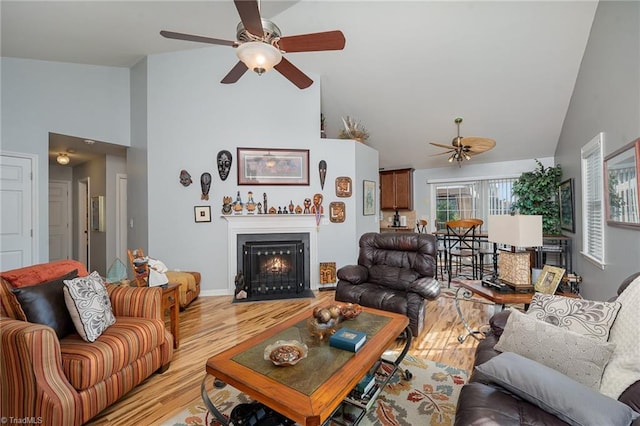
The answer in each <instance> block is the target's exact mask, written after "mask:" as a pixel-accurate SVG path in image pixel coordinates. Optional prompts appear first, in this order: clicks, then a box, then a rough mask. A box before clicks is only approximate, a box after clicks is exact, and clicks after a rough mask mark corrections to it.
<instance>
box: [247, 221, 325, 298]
mask: <svg viewBox="0 0 640 426" xmlns="http://www.w3.org/2000/svg"><path fill="white" fill-rule="evenodd" d="M237 271H238V273H239V274H242V278H243V281H242V282H241V283H240V284H238V285H237V288H236V300H237V301H255V300H272V299H287V298H298V297H313V293H312V292H311V289H310V281H309V271H310V256H309V234H308V233H275V234H262V233H261V234H240V235H238V236H237ZM242 290H244V293H239V292H240V291H242ZM238 294H240V296H238ZM244 296H246V297H244Z"/></svg>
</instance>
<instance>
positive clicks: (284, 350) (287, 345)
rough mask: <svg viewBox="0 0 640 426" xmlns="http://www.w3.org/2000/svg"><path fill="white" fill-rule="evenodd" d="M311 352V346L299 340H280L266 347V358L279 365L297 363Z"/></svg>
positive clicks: (284, 365)
mask: <svg viewBox="0 0 640 426" xmlns="http://www.w3.org/2000/svg"><path fill="white" fill-rule="evenodd" d="M308 354H309V348H308V347H307V345H305V344H304V343H302V342H298V341H297V340H278V341H277V342H275V343H273V344H271V345H268V346H267V347H266V348H264V359H265V360H266V361H271V362H273V363H274V364H275V365H277V366H281V367H286V366H291V365H296V364H297V363H298V362H300V361H301V360H303V359H305V358H306V357H307V355H308Z"/></svg>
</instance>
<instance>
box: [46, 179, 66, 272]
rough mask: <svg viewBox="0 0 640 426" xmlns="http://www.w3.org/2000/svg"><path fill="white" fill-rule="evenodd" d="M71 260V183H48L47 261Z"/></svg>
mask: <svg viewBox="0 0 640 426" xmlns="http://www.w3.org/2000/svg"><path fill="white" fill-rule="evenodd" d="M61 259H71V182H69V181H61V180H51V181H49V261H54V260H61Z"/></svg>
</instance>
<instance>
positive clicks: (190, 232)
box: [132, 48, 378, 294]
mask: <svg viewBox="0 0 640 426" xmlns="http://www.w3.org/2000/svg"><path fill="white" fill-rule="evenodd" d="M227 53H228V52H226V51H222V50H221V49H216V48H205V49H197V50H191V51H185V52H178V53H170V54H159V55H153V56H150V57H148V59H147V70H148V72H147V91H148V98H147V120H148V127H147V149H148V151H147V159H148V164H147V167H148V182H147V184H148V194H147V197H148V213H149V215H148V222H149V244H148V250H147V254H148V255H149V256H152V257H156V258H159V259H162V260H163V261H164V262H165V263H166V264H167V265H168V266H169V267H170V268H178V269H182V270H197V271H200V272H201V274H202V290H203V294H227V289H228V287H229V283H227V282H226V279H225V278H226V277H227V271H226V269H227V263H228V262H227V261H228V259H227V241H226V237H227V225H226V221H225V220H223V219H221V218H220V213H221V208H222V198H223V196H232V197H233V198H234V199H235V196H236V192H237V191H240V195H241V197H242V200H243V201H246V200H247V193H248V191H252V192H253V194H254V200H255V201H256V202H258V201H261V200H262V198H263V193H266V194H267V197H268V203H269V205H270V206H286V205H288V204H289V202H290V201H293V203H294V204H295V205H301V206H302V205H303V201H304V199H305V198H312V197H313V194H314V193H322V194H323V195H324V208H325V217H324V219H323V220H322V223H321V225H320V227H319V230H318V232H319V234H318V246H319V247H318V248H319V261H335V262H336V263H337V266H338V267H340V266H341V265H343V264H347V263H354V262H355V260H356V258H357V246H358V238H359V235H356V234H357V232H356V223H357V220H358V218H359V217H361V216H362V211H361V208H360V210H358V208H357V201H356V200H357V198H358V196H359V197H361V192H358V191H356V193H355V194H354V195H352V197H350V198H345V199H338V198H337V197H336V196H335V178H336V177H338V176H350V177H351V178H352V179H353V180H354V187H355V186H356V184H357V186H358V190H359V191H361V185H362V183H361V181H359V182H358V181H357V180H356V178H357V179H358V180H360V179H363V178H364V177H366V178H367V179H369V180H377V166H378V162H377V152H376V151H374V150H372V149H371V148H368V147H359V148H362V149H363V150H364V151H362V152H367V154H366V157H367V158H366V159H367V161H370V160H371V159H373V158H375V162H373V161H371V163H370V164H369V165H367V166H365V165H364V164H363V165H360V166H359V167H360V169H361V172H360V174H356V170H357V168H356V163H357V159H356V144H357V143H356V142H354V141H336V140H327V139H320V129H319V127H320V125H319V122H320V79H319V76H317V75H310V77H311V78H312V79H314V81H315V83H314V84H313V85H312V86H311V87H309V88H307V89H305V90H300V89H298V88H297V87H295V86H294V85H293V84H291V83H290V82H289V81H288V80H286V79H285V78H283V77H282V76H281V75H280V74H279V73H277V72H270V73H267V74H265V75H263V76H260V77H259V76H257V75H255V74H254V73H252V72H247V73H246V74H245V75H244V76H243V77H242V78H241V79H240V81H239V82H238V83H236V84H232V85H223V84H220V83H219V80H220V79H221V78H222V77H223V76H224V74H225V73H226V70H228V69H231V67H232V66H233V65H234V64H235V60H234V59H233V58H231V57H229V55H228V54H227ZM221 70H223V71H221ZM132 145H135V146H140V145H143V144H142V143H141V141H138V140H133V141H132ZM236 147H257V148H296V149H309V150H310V161H309V162H310V167H309V168H310V185H309V186H239V185H237V174H236V171H237V158H236V157H237V155H236ZM223 149H225V150H228V151H230V152H231V153H232V155H233V157H234V158H233V165H232V170H231V173H230V175H229V177H228V178H227V180H226V181H222V180H221V179H220V177H219V175H218V171H217V166H216V156H217V153H218V152H219V151H220V150H223ZM323 159H324V160H325V161H327V164H328V167H327V178H326V182H325V187H324V190H321V187H320V178H319V174H318V163H319V161H320V160H323ZM182 169H185V170H187V171H188V172H189V173H190V174H191V176H192V179H193V184H192V185H191V186H189V187H184V186H182V185H181V184H180V183H179V179H178V177H179V174H180V171H181V170H182ZM204 172H209V173H210V174H211V176H212V184H211V189H210V192H209V200H202V199H201V186H200V176H201V175H202V173H204ZM140 196H144V194H140ZM331 201H344V202H345V203H346V206H347V220H346V221H345V222H344V223H342V224H334V223H330V222H329V220H328V213H329V210H328V209H329V203H330V202H331ZM200 205H205V206H207V205H208V206H211V211H212V222H210V223H195V222H194V216H193V209H194V206H200ZM134 228H135V225H134ZM363 229H366V228H363ZM371 229H372V230H375V227H372V228H371Z"/></svg>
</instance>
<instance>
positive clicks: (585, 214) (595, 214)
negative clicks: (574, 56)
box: [580, 133, 605, 268]
mask: <svg viewBox="0 0 640 426" xmlns="http://www.w3.org/2000/svg"><path fill="white" fill-rule="evenodd" d="M602 143H603V133H600V134H598V135H597V136H596V137H595V138H593V139H592V140H591V141H590V142H589V143H588V144H586V145H585V146H584V147H582V150H581V151H580V155H581V158H582V188H583V194H582V254H583V255H584V256H586V257H587V259H589V260H591V261H592V262H594V263H596V264H597V265H599V266H600V267H601V268H604V266H605V263H604V203H603V199H604V184H603V176H602V166H603V158H602Z"/></svg>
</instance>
